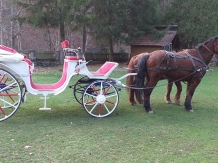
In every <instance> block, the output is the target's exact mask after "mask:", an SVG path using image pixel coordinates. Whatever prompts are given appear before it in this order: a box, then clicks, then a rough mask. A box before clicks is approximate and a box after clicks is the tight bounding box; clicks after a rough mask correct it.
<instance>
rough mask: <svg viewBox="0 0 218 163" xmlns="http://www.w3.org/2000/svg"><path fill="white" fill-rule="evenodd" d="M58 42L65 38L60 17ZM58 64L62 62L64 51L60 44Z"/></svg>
mask: <svg viewBox="0 0 218 163" xmlns="http://www.w3.org/2000/svg"><path fill="white" fill-rule="evenodd" d="M59 28H60V29H59V30H60V43H61V42H62V41H64V40H65V31H64V22H63V21H62V19H61V17H60V27H59ZM60 64H64V53H63V49H62V47H61V44H60Z"/></svg>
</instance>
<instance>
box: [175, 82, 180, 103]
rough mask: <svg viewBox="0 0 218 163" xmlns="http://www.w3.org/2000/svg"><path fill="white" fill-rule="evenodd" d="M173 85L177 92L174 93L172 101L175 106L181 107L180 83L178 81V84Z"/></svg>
mask: <svg viewBox="0 0 218 163" xmlns="http://www.w3.org/2000/svg"><path fill="white" fill-rule="evenodd" d="M175 85H176V87H177V91H176V94H175V96H174V101H175V104H177V105H181V102H180V95H181V92H182V84H181V82H180V81H178V82H175Z"/></svg>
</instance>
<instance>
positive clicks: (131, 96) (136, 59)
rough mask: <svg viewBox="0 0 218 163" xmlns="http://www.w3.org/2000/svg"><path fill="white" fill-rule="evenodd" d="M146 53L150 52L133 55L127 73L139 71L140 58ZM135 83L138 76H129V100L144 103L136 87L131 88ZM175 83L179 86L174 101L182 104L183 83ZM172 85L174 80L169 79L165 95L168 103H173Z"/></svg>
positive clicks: (133, 102) (127, 79)
mask: <svg viewBox="0 0 218 163" xmlns="http://www.w3.org/2000/svg"><path fill="white" fill-rule="evenodd" d="M145 55H149V53H141V54H138V55H136V56H133V57H132V58H131V59H130V61H129V64H128V70H127V73H136V72H137V64H138V62H139V60H140V59H141V58H142V57H143V56H145ZM135 84H136V77H135V76H128V77H127V78H126V85H127V86H129V87H130V88H128V87H127V92H128V96H129V102H130V103H131V104H132V105H135V104H136V101H137V102H138V103H140V104H141V103H143V100H142V98H141V96H140V95H139V94H137V93H136V91H137V90H136V89H131V87H135ZM175 84H176V86H177V92H176V94H175V96H174V101H175V104H177V105H181V103H180V95H181V92H182V85H181V83H180V82H179V81H178V82H175ZM172 86H173V81H171V80H168V85H167V92H166V94H165V97H164V100H165V101H166V103H168V104H172V103H173V102H172V100H171V98H170V92H171V90H172ZM135 98H136V100H135Z"/></svg>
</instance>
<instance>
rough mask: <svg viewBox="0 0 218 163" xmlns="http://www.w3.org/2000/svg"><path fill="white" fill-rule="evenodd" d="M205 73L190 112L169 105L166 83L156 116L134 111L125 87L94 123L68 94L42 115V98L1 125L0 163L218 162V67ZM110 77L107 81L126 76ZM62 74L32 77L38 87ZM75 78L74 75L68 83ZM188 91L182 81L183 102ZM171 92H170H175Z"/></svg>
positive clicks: (156, 99)
mask: <svg viewBox="0 0 218 163" xmlns="http://www.w3.org/2000/svg"><path fill="white" fill-rule="evenodd" d="M213 70H214V71H213V72H208V73H207V74H206V75H205V77H204V78H203V80H202V82H201V83H200V85H199V86H198V87H197V89H196V91H195V94H194V97H193V100H192V106H193V109H194V111H195V112H194V113H189V112H186V111H185V109H184V106H177V105H173V104H166V103H165V101H164V100H163V98H164V94H165V90H166V86H162V85H164V84H166V83H167V82H166V81H160V82H159V83H158V86H157V87H156V88H155V89H154V91H153V93H152V95H151V106H152V108H153V110H154V114H147V113H146V112H145V111H144V108H143V106H142V105H137V106H131V105H130V104H129V103H128V97H127V93H126V91H125V89H124V88H123V89H122V91H121V92H119V97H120V102H119V105H118V107H117V109H116V110H115V112H114V113H113V114H112V115H110V116H109V117H106V118H93V117H91V116H89V115H88V114H87V113H86V112H85V110H84V109H83V107H82V106H81V105H80V104H78V103H77V102H76V100H75V98H74V96H73V90H72V89H70V88H68V89H66V90H65V91H64V92H63V93H61V94H59V95H57V96H52V95H51V96H49V97H50V99H49V100H48V101H47V105H48V107H51V108H52V110H51V111H39V110H38V108H40V107H42V106H43V100H42V99H40V96H34V95H30V94H29V95H28V96H27V102H26V103H23V104H21V106H20V108H19V110H18V111H17V112H16V113H15V115H13V116H12V117H11V118H9V119H8V120H6V121H4V122H1V123H0V129H1V134H0V146H1V148H0V163H12V162H13V163H15V162H16V163H17V162H21V163H30V162H40V163H41V162H46V163H48V162H54V163H59V162H60V163H63V162H70V163H71V162H78V163H83V162H93V163H94V162H102V163H105V162H126V163H130V162H131V163H132V162H137V163H138V162H141V163H150V162H151V163H165V162H166V163H170V162H172V163H177V162H178V163H186V162H187V163H191V162H193V163H196V162H202V163H208V162H211V163H215V162H217V160H218V155H217V153H218V87H217V79H218V68H213ZM124 74H125V72H123V71H115V72H113V73H112V75H111V77H114V78H116V77H120V76H122V75H124ZM60 76H61V73H60V72H57V73H54V72H52V73H46V74H45V73H44V74H40V73H36V74H34V76H33V77H34V81H35V82H42V81H49V82H51V83H52V82H56V81H58V79H59V78H60ZM78 79H79V76H75V77H73V79H72V81H71V82H70V84H69V85H72V84H74V83H75V82H76V81H77V80H78ZM123 82H125V80H123ZM185 92H186V85H185V84H184V83H183V92H182V96H181V102H182V103H184V99H185ZM174 93H175V86H174V87H173V92H172V98H173V94H174Z"/></svg>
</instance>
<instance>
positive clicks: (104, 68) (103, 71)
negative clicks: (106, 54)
mask: <svg viewBox="0 0 218 163" xmlns="http://www.w3.org/2000/svg"><path fill="white" fill-rule="evenodd" d="M115 65H116V64H115V63H113V62H105V63H104V64H103V65H102V66H101V67H100V68H99V69H98V70H97V71H96V72H91V73H92V74H93V75H105V74H106V73H107V72H108V71H109V70H110V69H111V68H112V67H114V66H115Z"/></svg>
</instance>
